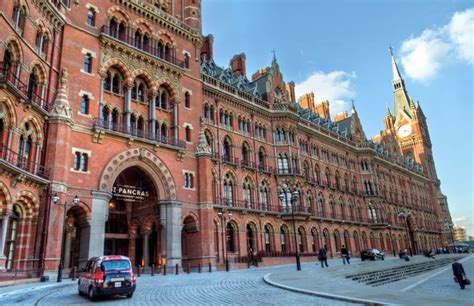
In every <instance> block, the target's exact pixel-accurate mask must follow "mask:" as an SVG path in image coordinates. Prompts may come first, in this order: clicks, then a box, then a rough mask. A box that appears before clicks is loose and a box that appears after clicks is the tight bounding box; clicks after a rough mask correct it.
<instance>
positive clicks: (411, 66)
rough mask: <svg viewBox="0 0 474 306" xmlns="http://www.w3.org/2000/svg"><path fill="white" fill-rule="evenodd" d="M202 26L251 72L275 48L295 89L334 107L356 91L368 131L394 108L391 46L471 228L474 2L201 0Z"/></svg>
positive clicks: (459, 214) (225, 54) (217, 53)
mask: <svg viewBox="0 0 474 306" xmlns="http://www.w3.org/2000/svg"><path fill="white" fill-rule="evenodd" d="M202 19H203V21H202V23H203V25H202V26H203V34H204V35H207V34H212V35H213V36H214V60H215V62H216V63H217V64H218V65H219V66H223V67H227V66H228V65H229V60H230V59H231V58H232V56H234V55H235V54H239V53H241V52H244V53H245V54H246V59H247V61H246V63H247V76H248V77H249V78H251V75H252V74H253V73H254V72H255V71H257V70H258V69H259V68H263V67H267V66H270V63H271V60H272V57H273V53H272V50H275V54H276V58H277V61H278V63H279V65H280V69H281V71H282V73H283V77H284V80H285V82H288V81H294V82H295V84H296V94H297V96H298V95H301V94H303V93H306V92H309V91H312V92H314V94H315V99H316V100H317V101H322V100H325V99H328V100H329V101H330V103H331V115H332V116H334V115H335V114H336V113H337V112H340V111H344V110H347V111H349V110H350V106H351V100H354V103H355V106H356V108H357V111H358V114H359V116H360V117H361V120H362V125H363V127H364V131H365V134H366V135H367V137H371V136H373V135H376V134H378V133H379V132H380V130H382V129H383V128H384V124H383V118H384V116H385V113H386V107H387V105H388V106H390V108H391V109H392V111H393V94H392V85H391V66H390V53H389V51H388V47H389V46H392V47H393V53H394V56H395V58H396V60H397V63H398V66H399V68H400V71H401V74H402V78H404V80H405V86H406V88H407V90H408V94H409V95H410V96H411V97H412V98H413V99H414V100H415V101H419V103H420V105H421V107H422V109H423V111H424V114H425V115H426V117H427V122H428V126H429V129H430V136H431V141H432V144H433V152H434V153H433V154H434V159H435V163H436V168H437V173H438V177H439V178H440V180H441V183H442V185H441V189H442V191H443V193H444V194H445V195H446V196H447V197H448V203H449V207H450V211H451V216H452V218H453V221H454V223H455V224H457V225H459V226H465V227H466V229H467V232H468V235H474V207H473V206H474V205H473V193H474V191H473V190H474V188H473V176H474V168H473V157H472V156H473V132H474V125H473V120H472V119H473V106H472V104H473V98H474V1H472V0H471V1H453V0H399V1H390V0H384V1H381V0H358V1H353V0H332V1H330V0H328V1H316V0H203V1H202Z"/></svg>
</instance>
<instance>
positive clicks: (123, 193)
mask: <svg viewBox="0 0 474 306" xmlns="http://www.w3.org/2000/svg"><path fill="white" fill-rule="evenodd" d="M112 194H113V196H114V197H115V198H118V199H122V200H129V201H141V200H144V199H145V198H147V197H148V195H149V191H148V190H142V189H141V188H140V187H136V186H127V185H116V186H114V187H113V188H112Z"/></svg>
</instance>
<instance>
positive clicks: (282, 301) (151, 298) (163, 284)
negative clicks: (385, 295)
mask: <svg viewBox="0 0 474 306" xmlns="http://www.w3.org/2000/svg"><path fill="white" fill-rule="evenodd" d="M314 268H315V266H314V263H312V264H309V263H307V264H303V269H314ZM290 269H291V270H294V269H295V266H294V265H288V266H279V267H269V268H251V269H244V270H235V271H230V272H212V273H202V274H198V273H194V274H189V275H188V274H180V275H167V276H162V275H156V276H153V277H151V276H142V277H140V278H138V280H137V290H136V291H135V294H134V296H133V298H131V299H126V298H123V297H112V298H100V299H99V300H98V301H97V302H96V303H94V304H113V305H158V304H161V305H170V304H173V305H185V304H186V305H189V304H206V305H222V304H234V305H242V304H246V305H336V306H337V305H351V304H350V303H346V302H339V301H334V300H329V299H323V298H319V297H314V296H310V295H305V294H299V293H293V292H289V291H286V290H282V289H279V288H276V287H273V286H269V285H267V284H266V283H264V282H263V280H262V276H263V275H264V274H267V273H271V272H273V271H285V270H287V271H290ZM34 286H36V288H38V287H39V286H44V284H36V285H34ZM46 286H49V287H46V288H43V289H36V290H31V291H22V290H20V289H17V288H15V287H11V290H10V293H7V295H3V296H2V294H0V301H1V302H0V304H2V305H12V304H15V305H64V304H68V305H80V304H89V303H90V301H89V299H88V298H86V297H81V296H79V295H78V293H77V285H76V283H75V282H72V281H70V280H64V282H63V283H62V284H58V285H56V284H47V285H46ZM30 287H31V285H30V286H29V287H28V288H30ZM3 289H5V288H3ZM2 292H3V293H4V292H5V291H2Z"/></svg>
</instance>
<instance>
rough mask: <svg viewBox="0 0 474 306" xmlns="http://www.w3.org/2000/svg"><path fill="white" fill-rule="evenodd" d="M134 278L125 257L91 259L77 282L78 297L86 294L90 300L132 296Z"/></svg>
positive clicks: (130, 266) (134, 284) (112, 256)
mask: <svg viewBox="0 0 474 306" xmlns="http://www.w3.org/2000/svg"><path fill="white" fill-rule="evenodd" d="M135 288H136V278H135V275H134V274H133V269H132V264H131V263H130V259H129V258H128V257H126V256H120V255H111V256H100V257H92V258H90V259H89V260H88V261H87V264H86V267H85V268H84V270H83V272H82V273H81V275H80V277H79V280H78V290H79V295H84V294H87V295H88V296H89V298H90V299H91V300H94V299H95V298H96V297H97V296H105V295H108V296H110V295H126V296H127V298H131V297H132V296H133V292H134V291H135Z"/></svg>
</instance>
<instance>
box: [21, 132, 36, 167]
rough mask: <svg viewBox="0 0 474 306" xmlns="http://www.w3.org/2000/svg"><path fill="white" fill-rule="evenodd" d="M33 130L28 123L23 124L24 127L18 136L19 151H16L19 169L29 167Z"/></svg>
mask: <svg viewBox="0 0 474 306" xmlns="http://www.w3.org/2000/svg"><path fill="white" fill-rule="evenodd" d="M32 134H33V129H32V127H31V126H30V124H29V123H25V127H24V129H23V130H22V134H21V136H20V143H19V150H18V155H19V159H18V166H19V167H20V168H27V167H29V164H30V161H31V149H32V147H33V138H32Z"/></svg>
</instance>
